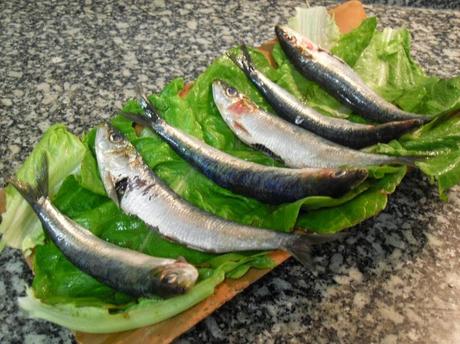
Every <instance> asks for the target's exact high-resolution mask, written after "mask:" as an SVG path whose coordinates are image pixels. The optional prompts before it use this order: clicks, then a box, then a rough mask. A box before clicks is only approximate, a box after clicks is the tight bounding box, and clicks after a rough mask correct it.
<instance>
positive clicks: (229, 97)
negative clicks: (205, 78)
mask: <svg viewBox="0 0 460 344" xmlns="http://www.w3.org/2000/svg"><path fill="white" fill-rule="evenodd" d="M212 95H213V98H214V103H215V104H216V106H217V108H218V109H219V112H220V115H221V116H222V118H223V119H224V121H225V122H226V123H227V125H228V126H229V127H230V128H232V130H233V131H234V132H235V133H236V134H237V135H238V136H239V137H241V138H243V140H248V141H250V134H249V131H248V130H247V129H246V128H245V124H244V120H245V119H248V118H249V117H250V115H251V113H253V112H255V111H257V110H259V108H258V107H257V106H256V105H255V104H254V103H253V102H252V101H251V100H250V99H249V98H248V97H246V96H245V95H243V94H241V93H240V92H239V91H238V90H237V89H236V88H234V87H232V86H230V85H229V84H227V83H226V82H224V81H222V80H215V81H214V82H213V83H212Z"/></svg>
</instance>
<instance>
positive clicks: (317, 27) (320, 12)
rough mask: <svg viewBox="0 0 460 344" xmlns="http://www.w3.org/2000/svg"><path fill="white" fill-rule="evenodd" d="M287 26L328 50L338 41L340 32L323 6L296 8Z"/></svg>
mask: <svg viewBox="0 0 460 344" xmlns="http://www.w3.org/2000/svg"><path fill="white" fill-rule="evenodd" d="M295 11H296V14H295V16H294V17H292V18H290V19H289V21H288V26H289V27H290V28H291V29H293V30H295V31H297V32H300V33H301V34H302V35H304V36H306V37H308V38H309V39H310V40H311V41H313V42H315V43H316V44H318V45H319V46H320V47H323V48H326V49H329V48H331V47H332V46H334V45H335V43H336V42H337V41H338V40H339V37H340V31H339V28H338V27H337V24H336V23H335V21H334V19H333V18H332V17H331V16H330V15H329V12H328V11H327V8H326V7H324V6H315V7H308V8H305V7H296V8H295Z"/></svg>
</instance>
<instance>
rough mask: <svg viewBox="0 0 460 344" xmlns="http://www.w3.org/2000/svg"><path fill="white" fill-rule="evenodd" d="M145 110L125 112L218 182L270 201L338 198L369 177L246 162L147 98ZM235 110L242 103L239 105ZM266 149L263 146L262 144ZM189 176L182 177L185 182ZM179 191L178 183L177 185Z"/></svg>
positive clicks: (361, 171) (358, 171) (357, 172)
mask: <svg viewBox="0 0 460 344" xmlns="http://www.w3.org/2000/svg"><path fill="white" fill-rule="evenodd" d="M140 104H141V106H142V108H143V110H144V113H143V114H141V115H135V114H128V113H124V114H123V115H124V116H125V117H127V118H128V119H130V120H132V121H134V122H137V123H140V124H142V125H144V126H146V127H149V128H151V129H152V130H153V131H154V132H155V133H157V134H158V136H160V137H161V138H162V139H163V140H164V141H166V142H167V143H168V144H169V146H170V147H171V148H173V149H174V151H176V152H177V153H178V154H179V155H180V156H181V157H182V158H184V159H185V160H186V161H188V162H189V163H190V164H192V165H193V166H194V167H195V168H196V169H198V170H199V171H200V172H201V173H203V174H204V175H205V176H206V177H208V178H210V179H211V180H213V181H214V182H215V183H216V184H218V185H220V186H222V187H224V188H226V189H229V190H231V191H233V192H234V193H237V194H242V195H245V196H249V197H252V198H255V199H257V200H260V201H262V202H266V203H270V204H281V203H286V202H294V201H296V200H298V199H301V198H305V197H307V196H313V195H314V196H318V195H319V196H332V197H337V196H340V195H342V194H344V193H345V192H347V191H349V190H351V189H352V188H353V187H355V186H356V185H358V184H360V183H361V182H362V181H363V180H364V179H365V178H366V177H367V171H366V170H364V169H356V168H352V169H346V170H343V169H315V168H303V169H288V168H281V167H273V166H265V165H261V164H257V163H253V162H251V161H246V160H243V159H240V158H237V157H234V156H232V155H230V154H227V153H225V152H223V151H220V150H218V149H216V148H214V147H212V146H209V145H207V144H206V143H205V142H203V141H201V140H199V139H197V138H195V137H193V136H190V135H188V134H187V133H185V132H183V131H181V130H180V129H177V128H174V127H172V126H170V125H169V124H168V123H166V122H165V121H164V120H163V119H161V118H160V117H159V115H158V113H157V112H156V110H155V109H154V108H153V106H152V105H151V104H150V103H149V102H148V100H147V99H146V98H145V97H144V98H142V99H141V102H140ZM235 105H236V106H235V111H239V110H238V104H235ZM258 148H259V149H263V147H258ZM185 182H186V178H185V177H184V178H183V179H181V182H180V183H181V184H182V185H183V184H184V183H185ZM175 189H176V190H177V186H176V187H175Z"/></svg>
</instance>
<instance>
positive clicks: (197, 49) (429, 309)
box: [0, 1, 460, 343]
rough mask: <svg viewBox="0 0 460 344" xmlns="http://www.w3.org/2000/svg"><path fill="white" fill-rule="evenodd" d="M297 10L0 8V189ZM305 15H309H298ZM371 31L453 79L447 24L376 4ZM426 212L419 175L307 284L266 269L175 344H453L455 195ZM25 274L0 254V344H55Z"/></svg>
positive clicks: (445, 18) (66, 338)
mask: <svg viewBox="0 0 460 344" xmlns="http://www.w3.org/2000/svg"><path fill="white" fill-rule="evenodd" d="M301 3H302V2H300V1H299V2H295V1H283V2H272V1H270V2H269V1H262V2H259V3H249V2H228V3H227V2H226V1H201V2H200V4H199V5H198V4H195V3H192V2H188V1H183V2H174V4H170V3H169V2H167V1H153V2H145V3H144V2H137V3H136V4H135V5H132V4H130V2H126V3H124V2H105V3H104V4H100V3H96V2H92V1H81V2H75V3H72V4H64V3H61V2H58V1H55V2H52V1H38V2H35V3H33V2H27V1H18V2H7V1H2V2H0V49H1V50H0V56H1V58H0V76H1V77H0V90H1V92H0V156H1V161H0V171H1V176H0V184H2V183H3V182H4V180H5V177H7V176H9V175H11V174H12V173H13V171H14V170H16V169H17V167H18V166H20V164H21V163H22V162H23V160H24V159H25V157H26V156H27V155H28V153H29V152H30V150H31V149H32V147H33V145H34V144H35V143H36V142H37V141H38V139H39V137H40V136H41V135H42V133H43V132H44V131H45V130H46V128H47V127H48V126H49V125H51V124H52V123H56V122H64V123H65V124H66V125H68V127H69V128H70V129H71V130H72V131H74V132H75V133H78V134H79V133H82V132H83V131H84V130H86V129H88V128H90V127H91V126H93V125H95V124H96V123H98V122H100V121H101V120H103V119H105V118H108V117H109V116H110V115H111V114H112V113H113V112H114V110H115V109H116V108H118V107H119V106H120V105H121V104H122V102H123V101H125V100H126V99H127V98H130V97H132V96H133V95H134V87H135V85H136V84H137V83H138V82H141V83H142V84H143V85H144V87H145V88H146V89H148V90H149V91H159V90H160V89H161V88H162V87H163V86H164V85H165V83H166V82H167V81H168V80H170V79H172V78H174V77H176V76H183V77H185V78H186V79H187V80H193V79H194V78H195V77H196V76H197V75H198V74H199V73H200V72H201V71H203V70H204V69H205V68H206V66H207V65H208V64H209V63H210V62H211V61H212V59H213V58H215V57H217V56H218V55H220V54H221V53H223V52H224V51H225V50H226V49H228V48H230V47H231V46H233V45H235V44H237V43H238V42H240V41H241V40H242V39H244V40H245V41H246V42H247V43H248V44H252V45H257V44H259V43H261V42H263V41H265V40H267V39H269V38H272V37H273V26H274V24H276V23H278V22H282V21H285V20H286V19H287V18H288V17H289V16H291V15H292V14H293V9H294V7H295V6H296V5H299V4H301ZM310 3H316V2H310ZM368 13H370V14H375V15H377V16H378V17H379V18H380V23H381V26H388V25H392V26H401V25H402V26H406V27H408V28H409V29H410V30H411V32H412V36H413V38H414V41H413V51H414V53H415V55H416V59H417V60H418V61H419V62H420V63H421V64H422V65H423V66H424V67H425V68H426V69H427V71H428V72H429V73H433V74H437V75H441V76H452V75H453V74H459V73H460V69H459V68H460V64H459V60H460V50H459V46H460V33H459V31H458V27H460V12H455V11H440V10H439V11H438V10H436V11H435V10H426V9H409V8H401V7H384V6H379V5H375V6H372V7H369V8H368ZM449 197H450V198H449V202H447V203H443V202H441V201H440V200H439V198H438V195H437V192H436V189H435V188H434V187H433V186H431V185H430V184H429V183H428V181H427V180H426V178H424V177H422V176H421V175H420V174H419V173H413V174H411V175H410V176H408V177H407V178H406V179H405V181H404V182H403V183H402V184H401V186H400V188H399V189H398V190H397V192H396V193H395V194H394V195H393V196H392V197H391V198H390V201H389V204H388V207H387V209H386V210H385V211H384V212H382V213H381V214H380V215H379V216H377V217H376V218H375V219H372V220H369V221H366V222H365V223H363V224H361V225H360V226H358V227H357V228H356V229H355V230H354V231H353V233H354V234H353V235H352V236H351V237H349V238H348V239H346V240H345V241H344V242H341V243H335V244H330V245H328V246H326V247H324V248H321V250H317V251H315V261H316V262H317V267H316V271H315V272H314V273H312V272H309V271H306V270H305V269H303V268H302V267H301V266H300V265H298V264H297V263H296V262H294V261H290V262H289V263H287V264H285V265H283V266H282V267H279V268H277V269H276V270H275V271H273V272H272V273H270V274H269V275H268V276H267V277H265V278H264V279H263V280H261V281H260V282H258V283H256V284H254V285H253V286H251V287H250V288H249V289H248V290H246V291H245V292H243V293H242V294H241V295H240V296H238V297H236V298H235V299H234V300H232V301H231V302H229V303H228V304H227V305H225V306H224V307H222V308H221V309H220V310H218V311H217V312H215V313H214V314H213V315H212V316H211V317H210V318H208V319H207V320H206V321H203V322H202V323H200V324H198V325H197V326H196V327H195V328H194V329H192V330H191V331H189V332H188V333H186V334H185V335H183V336H182V337H181V338H180V339H179V340H178V342H179V343H202V342H215V343H220V342H231V343H245V342H247V343H254V342H256V343H266V342H268V343H270V342H272V343H274V342H276V343H284V342H293V343H304V342H345V343H368V342H382V343H396V342H401V343H402V342H403V343H433V342H441V343H455V342H460V303H459V299H460V273H459V271H460V262H459V258H458V256H459V254H460V249H459V247H460V245H459V244H460V234H459V232H458V227H459V225H458V218H459V215H460V211H459V209H460V188H458V187H456V188H454V189H453V190H451V191H450V193H449ZM31 279H32V277H31V273H30V271H29V270H28V268H27V266H26V265H25V263H24V262H23V260H22V258H21V255H20V253H19V252H17V251H15V250H11V249H6V250H4V251H3V252H2V253H1V254H0V343H24V342H25V343H35V342H38V343H68V342H71V341H72V338H73V337H72V335H71V334H70V332H69V331H68V330H66V329H62V328H60V327H58V326H55V325H53V324H50V323H47V322H44V321H40V320H31V319H27V318H26V316H25V315H24V314H22V313H21V312H20V311H19V310H18V308H17V305H16V298H17V297H18V296H19V295H22V294H23V293H24V290H25V285H26V284H30V282H31Z"/></svg>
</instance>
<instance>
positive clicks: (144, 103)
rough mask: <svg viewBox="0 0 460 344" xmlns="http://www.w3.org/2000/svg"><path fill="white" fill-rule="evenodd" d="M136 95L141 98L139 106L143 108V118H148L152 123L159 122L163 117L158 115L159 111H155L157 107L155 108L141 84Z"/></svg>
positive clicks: (137, 87)
mask: <svg viewBox="0 0 460 344" xmlns="http://www.w3.org/2000/svg"><path fill="white" fill-rule="evenodd" d="M136 93H137V95H138V97H139V105H140V106H141V108H142V110H143V116H144V117H146V118H148V119H149V120H150V122H151V123H156V122H158V121H159V120H160V119H161V117H160V115H159V114H158V111H157V109H155V106H153V104H152V102H151V101H150V100H149V99H148V98H147V96H146V95H145V93H144V90H143V88H142V86H141V85H140V84H138V85H137V86H136ZM125 117H126V116H125ZM131 120H133V119H131ZM151 123H150V124H151ZM140 124H142V123H140Z"/></svg>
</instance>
